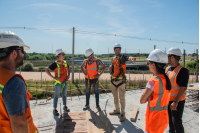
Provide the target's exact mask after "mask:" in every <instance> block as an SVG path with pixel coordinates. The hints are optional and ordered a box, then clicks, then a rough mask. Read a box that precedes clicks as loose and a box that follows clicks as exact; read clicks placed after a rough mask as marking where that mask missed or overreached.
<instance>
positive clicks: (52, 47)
mask: <svg viewBox="0 0 200 133" xmlns="http://www.w3.org/2000/svg"><path fill="white" fill-rule="evenodd" d="M52 54H53V45H52Z"/></svg>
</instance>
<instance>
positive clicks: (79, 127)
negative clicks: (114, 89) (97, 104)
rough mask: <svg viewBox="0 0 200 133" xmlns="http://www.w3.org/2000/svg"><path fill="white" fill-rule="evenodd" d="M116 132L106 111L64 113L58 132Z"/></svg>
mask: <svg viewBox="0 0 200 133" xmlns="http://www.w3.org/2000/svg"><path fill="white" fill-rule="evenodd" d="M68 132H70V133H116V132H115V130H114V127H113V126H112V124H111V122H110V120H109V119H108V117H107V116H106V115H105V112H104V111H100V112H94V111H86V112H74V113H64V114H62V115H61V117H60V121H59V123H58V124H57V127H56V133H68Z"/></svg>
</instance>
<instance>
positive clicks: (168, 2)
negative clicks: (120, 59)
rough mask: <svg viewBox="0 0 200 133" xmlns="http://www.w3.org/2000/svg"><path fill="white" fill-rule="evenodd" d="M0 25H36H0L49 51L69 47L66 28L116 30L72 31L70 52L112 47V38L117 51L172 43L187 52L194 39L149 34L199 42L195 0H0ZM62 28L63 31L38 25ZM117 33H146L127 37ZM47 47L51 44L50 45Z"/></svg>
mask: <svg viewBox="0 0 200 133" xmlns="http://www.w3.org/2000/svg"><path fill="white" fill-rule="evenodd" d="M0 12H1V17H0V27H29V28H36V29H38V30H30V29H22V28H21V29H17V28H0V32H1V31H5V30H9V31H13V32H15V33H17V34H18V35H19V36H20V37H21V38H22V39H23V41H24V42H25V44H26V45H28V46H30V47H31V49H30V50H28V51H27V52H38V53H42V52H43V53H52V49H53V52H55V50H56V49H58V48H62V49H64V50H65V51H66V53H72V33H71V32H70V29H72V27H75V28H76V30H81V31H89V32H97V33H106V34H116V36H109V35H91V34H88V33H87V34H82V33H83V32H82V33H80V32H78V31H77V32H76V34H75V54H84V53H85V50H86V49H87V48H89V47H90V48H92V49H93V50H94V52H95V54H97V52H98V54H106V53H108V48H109V52H110V53H113V46H114V44H115V43H120V44H121V45H122V52H125V50H126V52H128V53H138V52H139V51H140V53H150V52H151V51H152V50H153V47H154V45H156V48H158V49H162V50H165V48H166V49H167V50H168V49H169V48H170V47H178V48H180V49H181V50H182V51H183V49H185V50H186V53H193V52H194V50H195V49H198V48H199V45H198V44H197V45H190V44H185V43H183V44H180V43H167V42H158V41H152V40H153V39H159V40H168V41H178V42H182V41H183V42H191V43H199V1H198V0H165V1H163V0H162V1H161V0H29V1H27V0H17V1H15V0H12V1H11V0H0ZM54 28H55V29H64V30H65V32H63V30H62V32H61V31H59V32H58V31H57V32H55V31H53V30H41V29H54ZM118 35H123V36H132V37H140V38H151V39H152V40H151V41H150V40H140V39H131V38H125V37H119V36H118ZM52 47H53V48H52Z"/></svg>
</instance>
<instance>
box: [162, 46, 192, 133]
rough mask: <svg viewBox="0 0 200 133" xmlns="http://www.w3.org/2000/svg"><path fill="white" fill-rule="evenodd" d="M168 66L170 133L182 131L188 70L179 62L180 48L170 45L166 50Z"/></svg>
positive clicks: (181, 132) (182, 132)
mask: <svg viewBox="0 0 200 133" xmlns="http://www.w3.org/2000/svg"><path fill="white" fill-rule="evenodd" d="M167 55H168V62H169V65H170V66H169V67H167V68H166V71H165V72H166V74H167V75H168V77H169V79H170V82H171V84H172V90H171V92H170V100H169V107H168V113H169V132H170V133H184V127H183V124H182V116H183V111H184V106H185V98H186V92H187V86H188V80H189V70H188V69H187V68H184V67H183V66H181V65H180V64H179V60H180V57H181V56H182V53H181V50H180V49H179V48H176V47H172V48H170V49H169V50H168V51H167Z"/></svg>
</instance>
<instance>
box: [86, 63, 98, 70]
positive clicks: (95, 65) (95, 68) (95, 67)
mask: <svg viewBox="0 0 200 133" xmlns="http://www.w3.org/2000/svg"><path fill="white" fill-rule="evenodd" d="M89 70H97V64H96V61H94V68H88V69H86V71H89Z"/></svg>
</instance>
